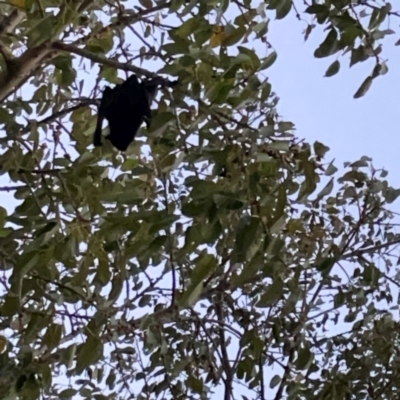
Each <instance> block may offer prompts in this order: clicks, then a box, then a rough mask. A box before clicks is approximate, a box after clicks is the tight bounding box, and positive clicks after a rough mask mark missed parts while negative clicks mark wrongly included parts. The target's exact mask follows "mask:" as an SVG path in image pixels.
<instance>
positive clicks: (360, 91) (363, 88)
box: [354, 76, 374, 99]
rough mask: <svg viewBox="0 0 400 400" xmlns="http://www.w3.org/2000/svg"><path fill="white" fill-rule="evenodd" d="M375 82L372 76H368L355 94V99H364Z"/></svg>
mask: <svg viewBox="0 0 400 400" xmlns="http://www.w3.org/2000/svg"><path fill="white" fill-rule="evenodd" d="M373 80H374V78H373V77H372V76H368V77H367V78H366V79H365V80H364V82H363V83H362V84H361V86H360V87H359V88H358V90H357V92H356V93H355V94H354V98H355V99H359V98H360V97H363V96H364V95H365V94H366V93H367V92H368V90H369V89H370V87H371V85H372V81H373Z"/></svg>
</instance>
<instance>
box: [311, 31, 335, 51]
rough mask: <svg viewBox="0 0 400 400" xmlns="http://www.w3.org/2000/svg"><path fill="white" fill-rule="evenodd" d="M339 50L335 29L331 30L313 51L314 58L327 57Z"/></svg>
mask: <svg viewBox="0 0 400 400" xmlns="http://www.w3.org/2000/svg"><path fill="white" fill-rule="evenodd" d="M339 48H340V47H339V42H338V41H337V32H336V29H334V28H331V29H330V31H329V32H328V35H327V36H326V38H325V40H324V41H323V42H322V43H321V44H320V45H319V47H318V48H317V50H315V52H314V56H315V57H316V58H323V57H328V56H331V55H332V54H335V53H336V52H337V51H338V50H339Z"/></svg>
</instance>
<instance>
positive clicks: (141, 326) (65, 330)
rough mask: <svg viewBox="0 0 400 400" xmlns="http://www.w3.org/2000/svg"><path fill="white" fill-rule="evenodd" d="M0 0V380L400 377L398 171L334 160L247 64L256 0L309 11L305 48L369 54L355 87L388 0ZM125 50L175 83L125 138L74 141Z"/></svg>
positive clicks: (262, 19) (234, 387)
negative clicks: (312, 38) (125, 143)
mask: <svg viewBox="0 0 400 400" xmlns="http://www.w3.org/2000/svg"><path fill="white" fill-rule="evenodd" d="M301 7H302V8H304V7H303V5H301ZM0 8H1V11H2V14H3V15H4V16H3V19H2V21H0V52H1V55H2V57H1V65H0V68H1V70H0V98H1V101H2V107H1V115H0V121H1V122H2V124H3V131H2V132H3V135H2V138H1V145H2V149H3V151H2V154H1V156H0V165H1V172H2V175H3V181H4V182H7V183H4V185H3V186H2V187H0V190H1V191H2V193H3V194H4V198H5V201H4V204H3V205H4V207H1V208H0V224H1V230H0V257H1V266H2V270H3V274H2V277H1V280H0V282H1V285H2V287H3V289H2V291H1V301H0V323H1V327H2V329H3V330H4V334H3V336H2V337H1V340H0V350H1V354H0V394H1V397H0V398H1V399H5V398H7V399H14V398H17V397H19V398H22V399H36V398H39V397H40V396H42V398H46V399H50V398H51V399H53V398H54V399H58V398H61V399H66V398H81V397H83V398H95V399H97V400H99V399H103V398H138V399H156V398H160V399H161V398H165V399H192V398H202V399H211V398H222V397H223V398H224V399H225V400H228V399H233V398H238V397H239V396H241V395H242V396H243V398H245V399H246V398H247V399H262V400H264V399H267V398H271V397H272V398H274V399H276V400H278V399H317V398H318V399H321V398H322V399H366V398H371V399H393V398H397V397H398V396H399V392H400V388H399V382H400V380H399V374H400V372H399V371H400V370H399V367H398V358H399V353H400V348H399V344H398V343H399V331H400V330H399V322H398V321H397V320H396V315H395V314H394V313H393V310H392V305H393V303H394V296H395V295H396V290H397V288H398V286H399V278H398V274H397V268H396V263H397V259H398V255H397V252H396V250H397V246H398V243H399V242H400V235H399V233H398V232H397V228H396V223H395V221H393V218H394V212H393V211H392V210H391V209H390V206H389V205H390V204H391V203H392V202H393V201H394V200H395V199H396V198H397V197H398V195H399V194H400V192H399V190H397V189H394V188H392V187H391V186H390V185H389V183H388V182H387V180H386V179H385V178H386V175H387V173H386V172H385V171H383V170H376V169H374V168H373V167H372V163H371V160H370V159H369V158H367V157H363V158H362V159H360V160H357V161H355V162H352V163H348V164H347V170H346V171H345V172H344V174H343V175H341V176H338V170H337V169H336V167H335V166H334V165H333V163H332V162H329V161H327V152H328V150H329V148H328V147H327V146H326V145H324V144H322V143H320V142H315V143H313V144H308V143H306V142H304V141H302V140H300V139H298V138H296V137H295V136H294V134H293V128H294V124H293V123H291V122H288V121H285V120H283V119H282V118H281V117H279V116H278V111H277V102H278V101H277V97H276V95H275V93H274V92H273V90H272V85H271V83H269V82H268V79H266V78H265V77H264V74H265V70H266V69H267V68H268V67H270V66H271V65H272V64H273V62H274V61H275V59H276V56H277V55H276V53H275V52H274V51H273V50H272V47H271V44H269V43H268V41H267V33H268V23H269V19H268V16H271V15H272V14H271V11H270V10H275V16H276V17H277V18H278V19H280V18H284V17H285V16H286V15H287V14H288V13H289V12H290V11H291V10H294V12H296V14H297V15H298V17H299V19H302V18H306V17H309V16H310V15H311V16H315V20H316V21H317V23H318V24H324V25H326V28H327V36H326V38H325V39H324V40H323V42H322V44H321V46H320V47H319V48H318V49H317V50H316V53H315V55H316V56H317V57H326V56H330V55H333V54H337V53H339V52H342V53H343V55H344V57H346V54H347V53H350V54H351V65H353V64H356V63H357V62H360V61H365V60H367V59H368V58H372V59H373V60H374V62H375V67H374V69H373V72H372V74H371V76H370V77H368V78H366V81H365V82H364V83H363V85H362V86H361V88H360V89H359V91H358V92H357V94H356V97H360V96H361V95H363V94H365V93H366V91H367V89H368V87H369V85H370V84H371V82H372V81H373V79H374V78H375V77H377V76H378V75H379V74H383V73H384V72H385V71H386V69H387V67H386V64H385V62H384V61H383V60H381V58H380V55H379V54H380V51H381V47H380V44H379V43H378V41H379V40H380V39H382V38H383V37H384V36H385V35H387V34H389V33H392V31H389V30H381V29H380V26H381V24H383V23H384V22H385V21H386V20H387V19H389V18H392V17H397V16H398V15H399V14H398V13H397V12H394V11H392V10H391V7H390V6H389V3H385V4H383V6H380V7H378V6H376V5H375V3H372V2H368V1H359V2H358V3H354V2H350V1H348V0H340V1H328V0H326V1H320V2H319V3H313V4H311V5H307V7H305V10H303V9H302V10H299V9H298V5H297V6H296V4H295V3H292V1H291V0H274V1H269V2H268V3H267V7H266V9H264V7H263V6H262V5H260V6H259V5H253V4H251V2H250V1H247V0H243V1H239V0H233V1H231V2H229V1H224V2H220V3H219V2H215V1H213V0H208V1H207V0H202V1H192V0H190V1H184V0H175V1H174V0H173V1H171V2H165V1H156V2H152V1H150V0H148V1H145V0H141V1H140V2H139V3H136V2H132V4H131V3H128V2H122V1H121V2H119V1H92V0H86V1H76V0H68V1H67V0H63V1H61V2H56V1H52V0H35V1H34V0H13V1H11V2H10V3H9V4H5V3H2V4H0ZM366 15H369V22H368V25H363V22H362V21H363V18H364V16H366ZM272 16H273V15H272ZM313 23H314V22H312V21H308V22H307V25H306V32H305V34H306V37H307V36H308V35H309V34H311V32H312V30H313V27H314V26H313ZM262 44H267V46H266V47H267V51H264V50H260V49H264V47H262ZM256 46H259V47H257V49H256ZM263 52H264V53H265V54H263V55H261V53H263ZM155 62H156V63H155ZM139 65H140V66H139ZM154 65H156V67H155V68H153V66H154ZM98 66H99V70H97V67H98ZM338 70H339V60H336V61H335V62H334V63H333V64H332V65H331V66H330V67H329V68H328V70H327V73H326V75H327V76H331V75H333V74H334V73H336V72H337V71H338ZM128 72H129V73H132V72H133V73H137V74H138V75H141V76H152V74H154V73H155V72H156V73H157V74H166V75H167V76H172V77H176V78H179V81H180V85H179V87H178V88H176V89H174V90H173V91H170V92H168V91H165V92H163V93H162V94H160V96H159V99H158V103H157V106H156V110H155V112H154V114H155V115H154V119H153V122H152V126H151V128H150V129H149V131H146V130H145V129H144V130H143V131H142V135H141V136H139V137H137V138H136V140H135V143H134V144H133V145H131V147H130V148H129V149H128V151H127V152H126V153H125V154H118V153H117V152H116V151H115V150H114V149H112V148H111V146H110V145H108V146H107V145H105V146H104V147H103V148H102V149H95V150H93V149H92V148H91V147H90V144H91V140H92V139H91V135H92V133H93V131H94V127H95V118H96V107H94V106H95V105H96V104H98V99H99V97H100V93H101V89H102V88H103V87H104V86H105V85H106V84H109V83H111V84H116V83H118V82H120V80H121V78H124V77H125V76H126V74H127V73H128ZM153 107H154V106H153ZM9 180H11V181H12V182H13V183H12V184H10V183H9ZM7 194H8V196H13V205H14V206H15V207H13V209H11V210H8V209H7V208H6V204H5V203H6V199H7ZM342 317H343V318H342ZM341 319H344V323H346V324H347V325H344V324H343V321H341ZM339 321H341V323H342V324H341V328H343V326H345V327H346V330H344V329H339V332H338V333H332V331H331V329H330V328H331V327H332V325H336V324H338V322H339ZM347 328H348V330H347Z"/></svg>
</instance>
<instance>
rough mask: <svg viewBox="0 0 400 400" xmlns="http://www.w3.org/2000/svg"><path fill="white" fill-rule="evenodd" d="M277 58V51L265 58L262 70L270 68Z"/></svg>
mask: <svg viewBox="0 0 400 400" xmlns="http://www.w3.org/2000/svg"><path fill="white" fill-rule="evenodd" d="M277 58H278V54H277V53H276V52H275V51H273V52H272V53H270V54H268V56H267V57H265V58H264V61H263V62H262V64H261V66H260V70H263V69H267V68H269V67H270V66H271V65H272V64H273V63H274V62H275V61H276V59H277Z"/></svg>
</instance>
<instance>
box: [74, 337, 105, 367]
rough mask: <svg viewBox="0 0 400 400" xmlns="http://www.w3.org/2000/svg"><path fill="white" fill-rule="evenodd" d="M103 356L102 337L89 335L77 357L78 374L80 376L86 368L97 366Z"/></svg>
mask: <svg viewBox="0 0 400 400" xmlns="http://www.w3.org/2000/svg"><path fill="white" fill-rule="evenodd" d="M102 356H103V343H102V341H101V339H100V337H98V336H94V335H91V334H88V336H87V338H86V341H85V343H84V344H83V345H82V346H81V347H80V349H79V352H78V355H77V359H76V374H77V375H80V374H81V373H82V372H83V371H84V369H85V368H87V367H89V366H91V365H94V364H96V363H97V361H99V360H100V358H101V357H102Z"/></svg>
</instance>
